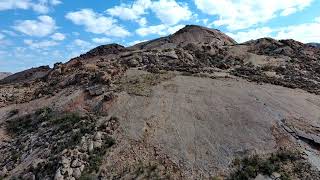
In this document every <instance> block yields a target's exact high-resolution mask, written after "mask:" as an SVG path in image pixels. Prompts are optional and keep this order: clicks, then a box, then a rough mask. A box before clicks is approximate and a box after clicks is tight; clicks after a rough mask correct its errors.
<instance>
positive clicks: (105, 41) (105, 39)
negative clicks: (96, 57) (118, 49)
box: [92, 37, 112, 44]
mask: <svg viewBox="0 0 320 180" xmlns="http://www.w3.org/2000/svg"><path fill="white" fill-rule="evenodd" d="M92 41H93V42H94V43H97V44H105V43H109V42H111V41H112V40H111V39H110V38H105V37H104V38H93V39H92Z"/></svg>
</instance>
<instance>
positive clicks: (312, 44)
mask: <svg viewBox="0 0 320 180" xmlns="http://www.w3.org/2000/svg"><path fill="white" fill-rule="evenodd" d="M308 45H310V46H313V47H317V48H320V43H308Z"/></svg>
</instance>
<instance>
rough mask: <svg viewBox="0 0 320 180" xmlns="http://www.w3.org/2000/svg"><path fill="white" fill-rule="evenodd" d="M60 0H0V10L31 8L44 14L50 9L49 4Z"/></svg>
mask: <svg viewBox="0 0 320 180" xmlns="http://www.w3.org/2000/svg"><path fill="white" fill-rule="evenodd" d="M61 3H62V2H61V1H60V0H38V1H36V2H35V1H32V0H1V2H0V11H4V10H10V9H25V10H26V9H33V10H34V11H36V12H38V13H42V14H46V13H48V12H49V10H50V6H56V5H58V4H61Z"/></svg>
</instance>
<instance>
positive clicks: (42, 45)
mask: <svg viewBox="0 0 320 180" xmlns="http://www.w3.org/2000/svg"><path fill="white" fill-rule="evenodd" d="M23 42H24V43H25V44H26V45H28V46H29V47H30V48H34V49H39V48H40V49H42V48H48V47H52V46H56V45H58V44H59V43H57V42H56V41H50V40H44V41H33V40H31V39H26V40H24V41H23Z"/></svg>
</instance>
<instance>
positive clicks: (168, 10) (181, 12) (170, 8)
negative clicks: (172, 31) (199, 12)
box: [152, 0, 192, 25]
mask: <svg viewBox="0 0 320 180" xmlns="http://www.w3.org/2000/svg"><path fill="white" fill-rule="evenodd" d="M152 11H153V12H154V13H155V14H156V16H157V17H158V18H159V19H160V20H161V22H162V23H164V24H167V25H175V24H177V23H179V22H180V21H185V20H189V19H190V18H191V16H192V13H191V11H190V10H189V8H188V6H187V5H186V4H178V3H177V2H176V1H175V0H160V1H157V2H154V3H153V4H152Z"/></svg>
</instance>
